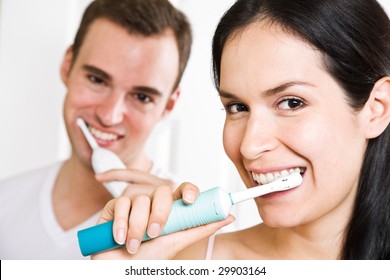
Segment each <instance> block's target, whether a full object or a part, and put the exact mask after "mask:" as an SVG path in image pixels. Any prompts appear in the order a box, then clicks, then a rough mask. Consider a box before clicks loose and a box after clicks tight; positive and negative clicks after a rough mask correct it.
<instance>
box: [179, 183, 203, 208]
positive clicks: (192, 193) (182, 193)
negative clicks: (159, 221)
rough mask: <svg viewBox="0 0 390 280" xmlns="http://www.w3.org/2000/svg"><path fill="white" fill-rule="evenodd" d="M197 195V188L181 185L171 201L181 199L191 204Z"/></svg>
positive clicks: (189, 184)
mask: <svg viewBox="0 0 390 280" xmlns="http://www.w3.org/2000/svg"><path fill="white" fill-rule="evenodd" d="M198 195H199V188H198V187H197V186H195V185H194V184H191V183H183V184H181V185H180V186H179V187H178V188H177V190H176V191H175V192H174V194H173V199H174V200H176V199H180V198H182V199H183V201H184V202H185V203H187V204H191V203H193V202H194V201H195V200H196V198H197V197H198Z"/></svg>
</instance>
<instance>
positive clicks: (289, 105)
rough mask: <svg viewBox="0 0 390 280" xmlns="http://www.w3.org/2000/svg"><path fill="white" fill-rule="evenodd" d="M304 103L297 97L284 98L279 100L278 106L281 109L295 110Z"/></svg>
mask: <svg viewBox="0 0 390 280" xmlns="http://www.w3.org/2000/svg"><path fill="white" fill-rule="evenodd" d="M303 105H304V102H303V101H302V100H301V99H298V98H286V99H284V100H282V101H281V102H279V104H278V107H279V109H282V110H297V109H299V108H300V107H302V106H303Z"/></svg>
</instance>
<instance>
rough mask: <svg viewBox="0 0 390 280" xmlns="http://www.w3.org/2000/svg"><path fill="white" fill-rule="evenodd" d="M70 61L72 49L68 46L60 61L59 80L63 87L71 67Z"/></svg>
mask: <svg viewBox="0 0 390 280" xmlns="http://www.w3.org/2000/svg"><path fill="white" fill-rule="evenodd" d="M72 60H73V48H72V46H70V47H69V48H68V49H67V50H66V52H65V55H64V58H63V59H62V63H61V68H60V74H61V79H62V81H63V82H64V84H65V85H66V84H67V82H68V76H69V72H70V69H71V67H72Z"/></svg>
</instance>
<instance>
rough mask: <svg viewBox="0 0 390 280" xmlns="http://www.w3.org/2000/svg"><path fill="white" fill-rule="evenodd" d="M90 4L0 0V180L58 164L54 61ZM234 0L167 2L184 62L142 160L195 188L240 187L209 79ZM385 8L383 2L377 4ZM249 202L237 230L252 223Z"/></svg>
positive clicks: (64, 148)
mask: <svg viewBox="0 0 390 280" xmlns="http://www.w3.org/2000/svg"><path fill="white" fill-rule="evenodd" d="M89 2H90V0H66V1H64V0H34V1H31V0H0V179H2V178H5V177H8V176H11V175H14V174H17V173H19V172H22V171H25V170H28V169H31V168H36V167H39V166H42V165H46V164H48V163H51V162H54V161H57V160H62V159H65V158H66V157H67V156H68V153H69V144H68V140H67V136H66V133H65V130H64V126H63V122H62V102H63V98H64V94H65V88H64V87H63V85H62V84H61V81H60V77H59V65H60V62H61V59H62V56H63V54H64V52H65V50H66V48H67V46H68V45H69V44H71V42H72V40H73V36H74V34H75V31H76V28H77V26H78V24H79V21H80V17H81V14H82V12H83V10H84V8H85V7H86V5H87V4H88V3H89ZM233 2H234V0H212V1H209V0H172V3H173V4H174V5H176V6H177V7H178V8H180V9H181V10H182V11H184V12H185V13H186V14H187V16H188V17H189V19H190V21H191V23H192V27H193V33H194V44H193V51H192V54H191V58H190V61H189V64H188V67H187V70H186V72H185V74H184V77H183V81H182V85H181V88H182V95H181V98H180V100H179V102H178V105H177V107H176V108H175V111H174V113H173V114H172V116H171V117H170V118H168V119H167V120H166V122H165V123H163V124H162V125H160V126H159V127H157V129H156V131H155V133H154V135H153V136H152V138H151V140H150V142H149V143H148V152H149V154H150V156H151V157H152V158H153V159H154V160H155V161H157V163H158V164H160V165H166V166H167V167H168V169H170V170H171V171H172V172H173V173H174V174H176V175H178V176H179V177H180V178H183V180H185V181H191V182H193V183H196V184H198V185H199V187H201V188H203V189H204V188H209V187H213V186H222V187H224V188H227V189H230V190H235V189H239V188H242V187H243V186H242V184H241V182H240V179H239V177H238V175H237V173H236V171H235V168H234V167H233V166H232V164H231V163H230V162H229V160H228V159H227V157H226V155H225V153H224V151H223V147H222V127H223V121H224V114H225V113H224V111H222V110H221V109H222V105H221V104H220V101H219V98H218V95H217V92H216V91H215V89H214V87H213V84H212V76H211V66H210V64H211V38H212V33H213V31H214V29H215V26H216V24H217V22H218V20H219V18H220V17H221V15H222V14H223V12H224V11H225V10H226V9H227V8H228V7H229V6H230V5H231V4H232V3H233ZM380 2H381V3H382V5H383V6H384V7H385V8H386V9H387V11H389V10H390V1H389V0H381V1H380ZM250 212H251V213H254V212H255V210H254V205H253V204H252V203H251V202H250V203H248V204H246V205H242V206H240V208H238V210H237V212H236V215H242V214H245V216H246V217H247V216H249V217H250V218H248V219H239V220H238V222H236V225H238V227H245V226H247V225H250V224H251V223H254V222H257V221H258V216H257V214H256V213H255V214H252V215H249V214H248V213H250Z"/></svg>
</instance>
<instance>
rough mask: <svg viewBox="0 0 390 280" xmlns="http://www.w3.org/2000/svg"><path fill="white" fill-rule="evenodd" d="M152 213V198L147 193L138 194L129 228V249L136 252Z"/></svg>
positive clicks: (132, 208) (130, 251)
mask: <svg viewBox="0 0 390 280" xmlns="http://www.w3.org/2000/svg"><path fill="white" fill-rule="evenodd" d="M149 214H150V198H149V196H147V195H139V196H137V197H136V198H135V199H134V201H133V203H132V207H131V213H130V219H129V230H128V233H127V245H126V247H127V251H128V252H129V253H130V254H135V253H137V251H138V248H139V246H140V243H141V240H142V238H143V236H144V234H145V231H146V228H147V225H148V220H149Z"/></svg>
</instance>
